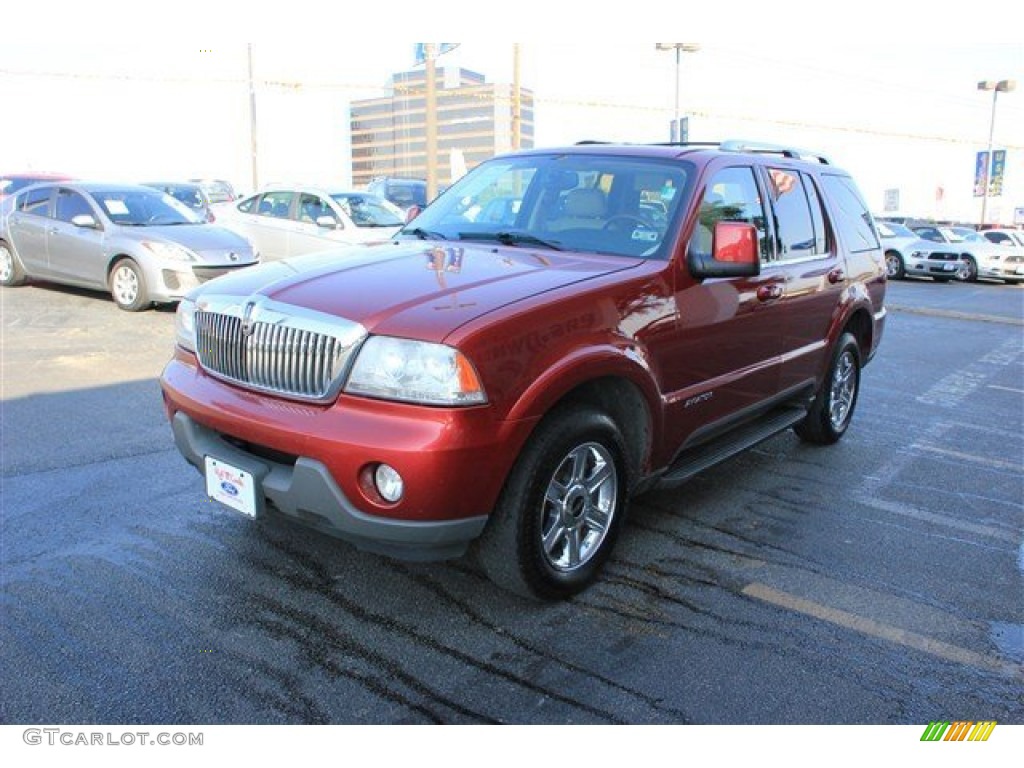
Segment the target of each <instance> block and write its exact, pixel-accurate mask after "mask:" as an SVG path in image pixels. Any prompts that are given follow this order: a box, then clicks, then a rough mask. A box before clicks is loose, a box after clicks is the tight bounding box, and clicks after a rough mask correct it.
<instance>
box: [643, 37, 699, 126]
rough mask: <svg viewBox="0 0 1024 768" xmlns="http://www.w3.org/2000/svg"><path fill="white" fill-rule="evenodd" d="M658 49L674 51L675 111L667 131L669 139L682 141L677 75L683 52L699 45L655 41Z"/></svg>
mask: <svg viewBox="0 0 1024 768" xmlns="http://www.w3.org/2000/svg"><path fill="white" fill-rule="evenodd" d="M654 47H655V48H656V49H657V50H659V51H671V50H674V51H675V52H676V94H675V111H674V113H673V118H672V128H671V130H670V131H669V140H670V141H672V142H673V143H674V142H676V141H682V138H683V137H682V136H680V135H679V128H680V125H681V123H680V118H681V117H682V115H680V113H679V101H680V99H679V75H680V70H681V69H682V60H683V54H684V53H696V52H697V51H699V50H700V45H698V44H697V43H655V46H654Z"/></svg>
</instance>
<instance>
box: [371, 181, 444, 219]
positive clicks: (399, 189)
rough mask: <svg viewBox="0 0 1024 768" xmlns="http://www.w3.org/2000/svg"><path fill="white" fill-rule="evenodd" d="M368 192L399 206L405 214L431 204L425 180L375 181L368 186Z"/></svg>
mask: <svg viewBox="0 0 1024 768" xmlns="http://www.w3.org/2000/svg"><path fill="white" fill-rule="evenodd" d="M366 191H367V192H369V193H370V194H372V195H377V196H378V197H383V198H384V199H385V200H387V201H388V202H390V203H391V204H392V205H397V206H398V207H399V208H401V209H402V212H403V213H404V212H406V211H408V210H409V209H410V208H412V207H413V206H416V207H418V208H425V207H426V205H427V203H428V202H429V201H428V200H427V182H425V181H424V180H423V179H392V178H379V179H374V180H373V181H371V182H370V183H369V184H368V185H367V187H366Z"/></svg>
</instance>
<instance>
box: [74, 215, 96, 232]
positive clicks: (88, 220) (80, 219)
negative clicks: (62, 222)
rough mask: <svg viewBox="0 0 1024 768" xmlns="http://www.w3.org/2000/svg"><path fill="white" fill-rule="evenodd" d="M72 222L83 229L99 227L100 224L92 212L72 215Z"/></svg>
mask: <svg viewBox="0 0 1024 768" xmlns="http://www.w3.org/2000/svg"><path fill="white" fill-rule="evenodd" d="M71 223H72V224H74V225H75V226H76V227H81V228H82V229H99V228H100V225H99V223H98V222H97V221H96V219H95V218H94V217H93V215H92V214H91V213H80V214H78V215H77V216H72V217H71Z"/></svg>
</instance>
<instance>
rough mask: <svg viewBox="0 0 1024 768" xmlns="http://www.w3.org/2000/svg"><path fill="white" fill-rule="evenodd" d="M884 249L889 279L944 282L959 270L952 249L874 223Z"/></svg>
mask: <svg viewBox="0 0 1024 768" xmlns="http://www.w3.org/2000/svg"><path fill="white" fill-rule="evenodd" d="M875 224H876V226H877V227H878V234H879V235H881V236H882V248H883V249H884V250H885V274H886V276H887V277H888V278H889V279H890V280H902V279H903V278H904V277H906V276H907V275H913V276H915V277H930V278H932V279H933V280H935V281H936V282H939V283H948V282H949V281H950V280H952V279H953V278H955V277H956V276H957V274H958V273H959V272H960V271H961V270H962V269H963V266H964V263H963V262H962V261H961V260H960V254H959V253H958V252H957V251H956V249H954V248H949V247H947V246H945V245H939V244H937V243H931V242H929V241H927V240H923V239H921V237H920V236H919V235H917V234H916V233H915V232H914V231H913V230H911V229H909V228H907V227H905V226H903V225H902V224H895V223H892V222H888V221H876V222H875Z"/></svg>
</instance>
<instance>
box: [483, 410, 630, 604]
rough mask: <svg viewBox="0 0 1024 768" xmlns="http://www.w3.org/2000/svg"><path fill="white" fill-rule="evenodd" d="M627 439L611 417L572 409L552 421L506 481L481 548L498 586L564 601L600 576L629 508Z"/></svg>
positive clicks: (543, 426)
mask: <svg viewBox="0 0 1024 768" xmlns="http://www.w3.org/2000/svg"><path fill="white" fill-rule="evenodd" d="M625 456H626V449H625V444H624V442H623V438H622V434H621V432H620V431H619V429H618V427H617V426H616V425H615V422H614V421H612V419H611V418H609V417H608V416H607V415H606V414H604V413H602V412H600V411H597V410H595V409H593V408H590V407H587V406H570V407H567V408H564V409H560V410H558V411H556V412H554V413H552V414H551V415H549V416H548V417H546V418H545V419H544V420H543V421H542V422H541V424H540V426H538V427H537V430H536V431H535V433H534V434H533V436H532V437H531V439H530V441H529V443H527V445H526V447H525V448H524V450H523V453H522V454H521V455H520V457H519V459H518V460H517V461H516V464H515V466H514V467H513V469H512V472H511V474H510V475H509V478H508V480H507V481H506V483H505V488H504V489H503V490H502V494H501V498H500V499H499V501H498V505H497V507H496V508H495V510H494V512H493V513H492V515H491V519H490V521H489V522H488V524H487V528H486V529H485V530H484V533H483V535H482V536H481V537H480V539H479V540H478V541H477V544H476V547H475V553H476V558H477V561H478V562H479V564H480V565H481V567H482V568H483V570H484V572H485V573H486V574H487V576H488V577H489V578H490V579H491V580H492V581H493V582H494V583H495V584H497V585H498V586H500V587H502V588H504V589H507V590H509V591H511V592H515V593H517V594H520V595H524V596H526V597H533V598H541V599H562V598H566V597H570V596H571V595H574V594H576V593H577V592H579V591H581V590H582V589H584V588H585V587H586V586H588V585H589V584H590V583H591V582H593V581H594V579H595V578H596V577H597V575H598V573H599V572H600V571H601V568H602V566H603V565H604V563H605V561H606V560H607V559H608V556H609V555H610V553H611V551H612V548H613V547H614V545H615V541H616V539H617V538H618V534H619V530H620V528H621V525H622V520H623V517H624V516H625V513H626V506H627V503H628V498H629V494H628V490H629V475H628V467H627V464H626V461H625Z"/></svg>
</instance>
